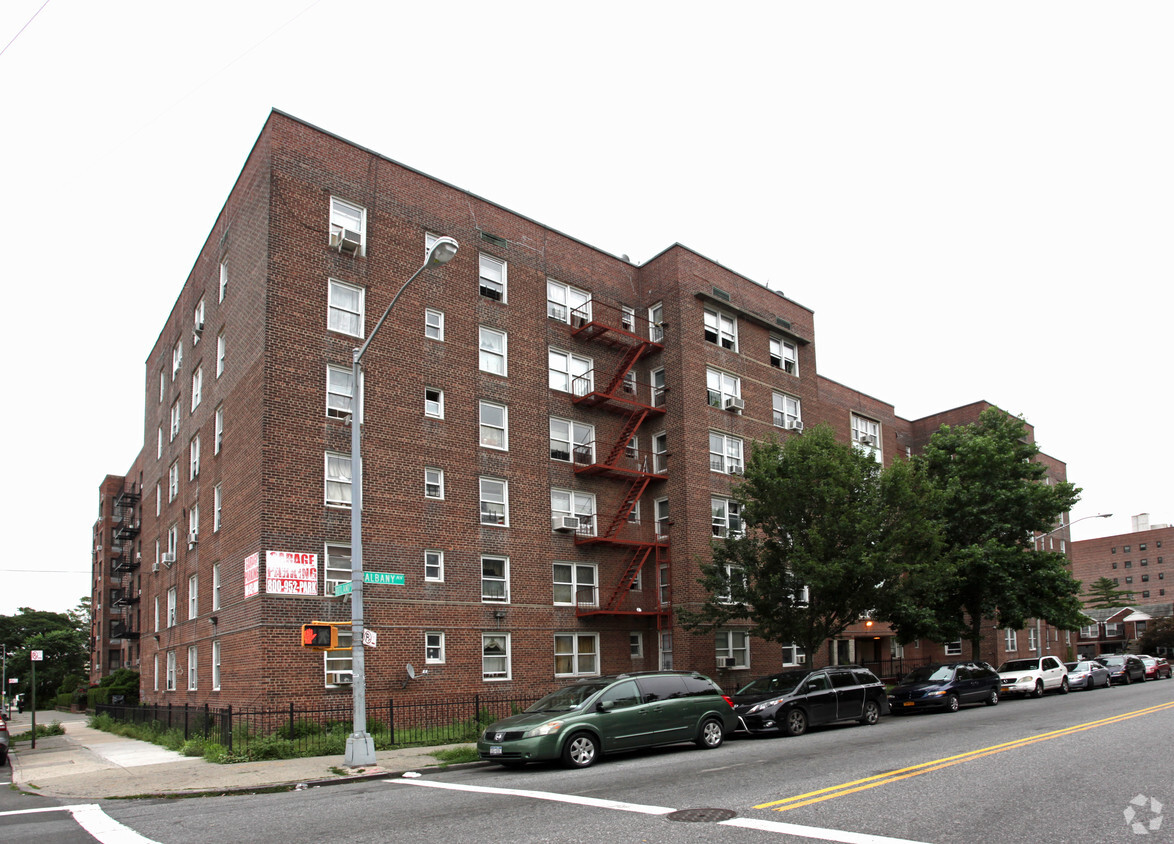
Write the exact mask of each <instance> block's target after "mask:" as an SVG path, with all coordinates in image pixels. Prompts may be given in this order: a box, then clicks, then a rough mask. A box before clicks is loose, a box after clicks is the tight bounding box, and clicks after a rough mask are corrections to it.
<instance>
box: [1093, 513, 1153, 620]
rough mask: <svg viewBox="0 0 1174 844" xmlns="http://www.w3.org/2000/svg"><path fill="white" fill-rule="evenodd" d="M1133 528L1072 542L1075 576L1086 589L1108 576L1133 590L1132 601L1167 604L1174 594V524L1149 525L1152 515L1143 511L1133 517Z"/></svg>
mask: <svg viewBox="0 0 1174 844" xmlns="http://www.w3.org/2000/svg"><path fill="white" fill-rule="evenodd" d="M1132 527H1133V530H1132V531H1131V532H1130V533H1119V534H1116V535H1114V536H1102V537H1101V538H1099V539H1082V540H1081V541H1080V542H1073V543H1072V549H1071V556H1072V576H1073V577H1075V578H1076V579H1077V580H1079V581H1080V582H1081V583H1083V584H1084V587H1085V590H1086V591H1087V589H1088V587H1089V586H1091V585H1092V584H1093V583H1094V582H1096V581H1097V580H1099V579H1100V578H1102V577H1107V578H1109V579H1110V580H1112V581H1113V583H1114V584H1115V585H1116V586H1117V588H1118V589H1121V590H1123V591H1128V592H1132V593H1133V597H1132V598H1129V599H1127V600H1126V602H1127V603H1129V604H1133V605H1137V604H1150V603H1167V602H1169V600H1170V599H1171V598H1172V597H1174V553H1172V552H1174V526H1171V525H1166V524H1150V517H1149V514H1148V513H1142V514H1140V515H1137V516H1134V517H1133V520H1132ZM1163 546H1164V547H1163ZM1167 572H1172V573H1171V574H1167Z"/></svg>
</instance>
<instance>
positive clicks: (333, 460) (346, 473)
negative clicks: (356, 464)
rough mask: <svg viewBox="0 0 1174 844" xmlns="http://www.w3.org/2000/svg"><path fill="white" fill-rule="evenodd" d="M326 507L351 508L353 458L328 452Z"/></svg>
mask: <svg viewBox="0 0 1174 844" xmlns="http://www.w3.org/2000/svg"><path fill="white" fill-rule="evenodd" d="M326 505H327V506H328V507H350V506H351V456H350V455H349V454H339V453H337V452H334V451H328V452H326Z"/></svg>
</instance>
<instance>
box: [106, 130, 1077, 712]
mask: <svg viewBox="0 0 1174 844" xmlns="http://www.w3.org/2000/svg"><path fill="white" fill-rule="evenodd" d="M436 236H450V237H453V238H455V239H456V240H457V241H458V242H459V243H460V251H459V253H458V254H457V256H456V257H455V259H454V260H453V261H452V262H451V263H449V264H448V265H447V266H445V267H443V268H440V269H435V270H429V271H427V272H425V273H424V274H423V275H421V276H420V277H419V278H418V279H417V280H416V281H415V282H414V283H413V284H412V286H411V287H410V288H409V289H408V290H406V291H405V292H404V294H403V296H402V297H401V299H400V300H399V301H398V303H397V305H396V307H395V309H394V311H393V312H392V314H391V316H390V318H389V320H388V323H387V324H386V325H385V326H384V327H383V328H382V329H381V330H380V333H379V336H378V337H377V338H376V340H375V342H374V343H373V344H372V346H371V348H370V350H369V352H368V353H367V356H366V358H365V367H366V378H365V380H366V385H365V395H364V402H365V419H364V440H363V442H364V445H363V457H364V472H365V476H366V483H365V485H364V488H365V491H366V494H365V496H364V507H363V512H364V520H363V528H364V530H363V541H364V568H365V569H366V570H367V571H371V572H383V573H388V574H391V573H395V574H401V575H403V578H402V584H388V585H382V584H372V585H370V586H368V587H367V588H366V589H365V590H364V593H365V608H366V619H367V625H368V627H369V628H371V629H372V630H373V631H374V632H375V633H376V634H377V635H378V645H377V647H373V648H369V649H367V650H366V663H367V686H368V696H369V698H373V699H376V700H378V699H381V698H382V699H385V698H386V697H387V696H389V695H391V694H393V693H394V694H395V695H396V696H397V697H410V696H412V695H420V696H424V695H427V696H433V697H435V696H443V695H460V694H468V693H473V692H480V693H483V694H486V693H488V694H496V695H502V696H517V697H524V696H528V695H533V694H537V693H539V692H544V691H547V690H549V689H550V688H552V687H554V686H556V685H558V684H559V683H561V682H563V681H564V679H566V678H571V677H574V676H577V675H582V674H594V673H600V672H602V673H609V672H618V671H626V670H633V669H647V668H655V667H658V666H666V667H667V666H675V667H678V668H692V669H699V670H702V671H705V672H709V673H711V674H713V675H714V676H715V677H716V678H717V679H718V680H719V681H720V682H721V683H722V684H723V685H725V686H732V685H736V684H738V683H739V682H741V681H742V680H743V679H744V678H746V677H748V676H750V675H751V674H756V673H766V672H768V671H771V670H775V669H777V668H778V667H779V666H780V665H781V664H782V663H783V662H785V661H787V660H789V659H796V658H798V656H799V655H798V654H796V653H795V651H794V649H784V653H783V654H782V655H780V653H779V649H778V647H777V646H776V645H772V644H769V643H764V642H760V641H750V640H749V639H748V637H747V635H746V633H745V629H744V628H738V627H736V626H735V627H731V628H730V629H728V630H724V631H722V632H720V633H718V634H717V635H716V636H713V635H707V636H697V635H690V634H687V633H685V632H684V631H683V630H682V629H681V628H680V627H679V626H678V625H677V624H676V622H675V616H674V609H675V608H676V607H678V606H681V605H687V604H696V603H698V602H700V601H701V600H702V594H701V592H700V586H699V585H698V584H697V582H696V581H697V576H698V571H697V564H698V561H700V560H704V559H706V558H707V557H708V556H709V554H710V546H711V542H712V540H713V538H714V537H715V536H721V535H723V534H724V533H725V532H726V531H728V530H730V529H737V527H738V526H739V524H740V517H739V513H738V509H737V505H736V503H735V502H733V501H732V500H731V499H730V497H729V493H730V476H731V475H733V474H736V473H737V472H738V471H740V469H741V466H742V465H743V461H744V459H745V457H746V455H747V453H748V449H749V446H750V443H751V441H753V440H754V439H756V438H761V437H763V436H765V435H766V434H768V433H774V434H777V435H779V436H782V437H788V436H796V435H798V432H799V431H801V429H802V425H803V424H806V425H811V424H814V423H816V422H819V421H824V420H826V421H828V422H830V423H831V424H832V425H833V426H834V427H835V429H836V430H837V432H838V433H839V435H840V436H841V437H842V438H843V440H844V441H846V442H847V441H853V442H855V443H856V445H857V446H858V447H859V448H862V449H867V450H869V451H872V452H873V453H875V454H876V456H877V458H878V459H880V460H884V461H886V462H889V461H891V460H893V459H895V458H896V457H904V456H906V455H907V454H908V453H909V452H910V450H911V449H915V448H916V447H917V444H918V443H919V442H922V441H924V438H925V437H927V436H928V434H929V433H931V432H932V430H936V428H937V426H938V425H939V424H940V423H941V422H942V421H947V420H949V421H959V422H968V421H974V420H975V419H977V416H978V413H979V412H981V410H982V409H983V408H984V407H986V406H987V405H986V403H985V402H979V403H976V404H974V405H968V406H967V407H965V408H959V409H957V410H956V411H949V412H947V413H943V414H940V415H939V416H935V417H929V418H928V419H925V420H919V421H916V422H909V421H906V420H902V419H900V418H899V417H897V416H896V415H895V414H894V413H893V408H892V406H891V405H888V404H885V403H884V402H880V401H878V400H876V399H873V398H871V397H869V396H867V395H864V394H862V393H860V392H858V391H855V390H852V389H850V388H848V387H844V386H842V385H840V384H837V383H836V382H833V381H829V380H828V379H825V378H821V377H819V376H818V375H817V374H816V365H815V361H816V354H815V329H814V320H813V314H812V312H811V311H810V310H809V309H807V308H805V307H803V306H802V305H800V304H798V303H796V302H794V301H792V300H790V299H788V298H786V297H784V296H782V295H781V294H777V293H775V292H772V291H771V290H769V289H767V288H766V287H764V286H762V285H760V284H758V283H756V282H753V281H751V280H750V279H747V278H745V277H743V276H740V275H738V274H737V273H735V272H733V271H731V270H729V269H726V268H724V267H722V266H720V265H719V264H716V263H714V262H713V261H710V260H708V259H706V258H704V257H703V256H701V255H698V254H697V253H695V252H693V251H692V250H690V249H688V248H686V247H684V246H681V245H680V244H674V245H673V246H671V247H669V248H668V249H666V250H664V251H663V252H661V253H660V254H658V255H657V256H655V257H654V258H652V259H651V260H649V261H647V262H646V263H644V264H643V265H640V266H636V265H634V264H632V263H630V262H629V261H627V260H626V259H624V258H618V257H615V256H613V255H609V254H607V253H605V252H602V251H600V250H598V249H596V248H594V247H591V246H589V245H587V244H585V243H582V242H581V241H578V240H575V239H574V238H572V237H569V236H567V235H564V234H562V233H560V232H557V231H554V230H552V229H549V228H547V227H544V226H542V225H540V224H539V223H536V222H534V221H533V220H530V219H528V218H526V217H523V216H521V215H518V214H515V213H512V212H510V211H508V210H506V209H504V208H502V207H500V206H498V205H495V204H493V203H492V202H489V201H486V200H484V199H481V198H479V197H477V196H474V195H472V194H469V193H467V192H465V191H462V190H459V189H457V188H455V187H453V186H451V185H448V184H445V183H443V182H440V181H437V180H435V179H432V178H429V177H427V176H425V175H423V174H421V173H418V172H416V171H414V170H412V169H410V168H407V167H404V166H402V165H400V164H397V163H395V162H394V161H391V160H389V159H387V158H384V157H382V156H379V155H377V154H375V153H373V152H371V151H368V150H365V149H362V148H360V147H357V146H355V145H353V144H350V143H348V142H346V141H344V140H342V139H340V138H338V137H335V136H333V135H330V134H328V133H326V132H323V131H321V130H319V129H316V128H314V127H312V126H309V125H307V124H305V123H303V122H301V121H298V120H296V119H294V118H292V117H289V116H287V115H284V114H282V113H279V112H274V113H272V114H271V115H270V117H269V120H268V121H267V122H266V125H265V127H264V129H263V130H262V132H261V135H260V137H259V138H258V140H257V142H256V144H255V146H254V148H253V150H252V152H251V154H250V155H249V158H248V160H247V162H246V163H245V166H244V169H243V170H242V172H241V174H240V176H239V178H238V180H237V183H236V185H235V187H234V188H233V190H232V192H231V193H230V195H229V197H228V199H227V201H226V203H225V206H224V208H223V210H222V211H221V213H220V215H219V217H218V219H217V221H216V223H215V225H214V226H213V228H212V231H211V232H210V234H209V236H208V239H207V241H206V243H205V245H204V248H203V249H202V250H201V252H200V255H199V256H198V258H197V260H196V262H195V265H194V267H193V269H192V271H191V274H190V275H189V277H188V279H187V281H186V283H185V284H184V286H183V289H182V291H181V292H180V294H179V298H178V299H177V301H176V303H175V306H174V308H173V309H172V311H171V313H170V315H169V316H168V318H167V319H166V321H165V323H164V325H163V328H162V330H161V332H160V334H159V338H158V340H157V342H156V344H155V346H154V347H153V348H152V349H151V352H150V354H149V355H148V356H147V361H146V419H145V425H144V431H145V447H144V449H143V451H142V453H141V454H140V455H139V456H138V458H137V459H136V461H135V464H134V466H133V468H132V469H131V470H130V471H128V473H127V474H126V475H125V476H111V477H108V478H107V479H106V481H105V482H104V483H103V486H102V497H103V498H102V501H103V503H102V505H101V507H100V510H99V514H100V519H99V522H98V524H96V525H95V549H99V548H100V549H101V550H96V552H95V559H94V565H95V606H98V605H101V606H102V610H101V612H100V613H97V614H96V618H99V619H105V621H101V622H96V626H95V634H94V635H95V642H94V660H93V667H94V675H95V676H97V675H98V674H101V673H106V672H107V671H108V670H109V669H110V667H111V666H112V664H113V663H112V660H113V658H114V655H115V653H117V654H118V659H119V662H120V663H125V664H129V665H137V666H138V667H140V669H141V671H142V674H143V684H142V697H143V699H144V700H147V701H163V702H166V701H173V702H176V703H183V702H190V703H205V702H210V703H214V704H215V703H224V704H228V703H232V704H256V703H272V702H287V701H303V702H320V701H323V700H324V699H326V700H330V699H338V700H340V701H341V700H342V699H344V698H345V699H347V700H349V697H350V695H349V690H348V688H347V681H348V679H349V667H350V666H349V659H348V658H347V656H346V652H339V653H331V654H325V655H323V654H320V653H315V652H311V651H306V650H304V649H303V648H301V647H300V646H299V635H298V634H299V628H300V625H301V624H302V623H304V622H308V621H312V620H322V621H338V622H344V623H345V622H349V619H350V606H349V602H348V599H346V598H344V597H334V596H333V588H334V584H335V583H338V582H344V581H347V580H349V577H350V573H349V568H350V558H349V545H350V510H349V501H350V458H349V451H350V429H349V427H348V425H349V423H348V418H347V417H348V414H349V411H350V407H351V402H352V397H353V394H354V385H353V384H352V383H351V377H350V363H351V355H352V349H353V348H354V347H355V346H357V345H359V344H360V343H361V342H362V338H363V337H364V336H366V335H367V333H368V332H369V330H370V329H371V328H372V326H373V325H374V320H375V319H377V318H378V316H379V315H380V314H381V313H382V312H383V310H384V308H385V307H386V306H387V303H388V302H389V301H391V298H392V296H393V295H395V293H396V291H397V290H398V289H399V288H400V285H401V284H402V283H403V282H404V281H405V280H406V279H407V278H408V277H409V276H410V275H411V274H412V273H413V272H414V271H415V270H416V269H417V268H418V267H419V265H420V264H421V263H422V262H423V259H424V257H425V254H426V250H427V244H429V243H430V242H431V238H433V237H436ZM1049 465H1050V466H1051V467H1052V469H1053V472H1054V474H1055V476H1056V477H1057V478H1058V479H1063V464H1061V463H1058V462H1055V461H1050V459H1049ZM116 535H117V537H118V545H117V547H118V548H119V549H120V550H119V555H120V556H119V557H118V560H119V561H120V562H119V564H118V566H117V567H114V565H113V558H112V557H111V553H112V552H111V551H109V550H108V549H109V547H110V546H109V545H108V543H109V542H112V541H113V538H114V537H115V536H116ZM132 549H133V554H132V553H131V551H132ZM112 571H116V576H115V580H116V581H117V582H115V580H108V578H110V576H111V572H112ZM279 575H280V576H279ZM113 588H118V589H124V588H125V589H126V592H124V593H120V594H119V595H117V596H115V597H116V598H117V600H116V601H107V600H102V599H104V598H108V597H109V596H108V595H107V591H108V590H109V589H113ZM112 604H113V606H112ZM111 610H113V611H114V613H115V614H116V615H117V616H118V619H119V621H120V622H121V626H119V627H117V629H116V632H117V633H118V634H119V638H118V639H116V640H112V639H111V636H112V633H113V632H115V631H111V630H110V629H109V628H110V625H111V623H112V622H111V619H110V613H111ZM875 635H880V634H875V633H874V632H873V630H872V629H870V628H866V627H863V626H862V627H861V628H860V629H859V630H857V631H853V633H852V635H851V636H849V637H847V638H848V639H849V641H847V642H846V643H845V645H844V646H843V647H842V650H843V651H844V652H845V653H844V654H843V655H846V656H847V657H848V658H855V657H857V656H861V655H863V654H862V651H863V646H862V651H861V652H860V653H858V652H857V651H856V650H855V641H856V640H863V641H866V642H867V647H868V648H869V650H870V653H869V654H868V656H870V657H871V656H876V655H879V654H881V653H882V652H883V651H885V650H886V649H887V647H888V644H887V639H883V638H882V639H874V636H875ZM115 642H118V643H119V644H118V645H116V644H115ZM829 653H830V648H829ZM935 654H941V647H940V646H933V647H931V646H930V645H928V644H926V646H925V652H924V655H925V656H927V657H929V656H933V655H935ZM827 656H828V655H825V654H819V655H812V657H813V658H812V661H816V662H823V661H825V659H826V658H827ZM877 658H878V659H879V656H878V657H877ZM408 663H411V664H413V665H414V666H416V668H417V678H416V679H415V680H412V681H411V682H409V681H408V677H407V672H406V667H405V666H406V665H407V664H408ZM424 669H426V670H427V674H426V675H425V674H424V673H423V670H424Z"/></svg>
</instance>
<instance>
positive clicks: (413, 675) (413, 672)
mask: <svg viewBox="0 0 1174 844" xmlns="http://www.w3.org/2000/svg"><path fill="white" fill-rule="evenodd" d="M404 668H405V669H406V670H407V672H408V679H409V680H415V679H416V669H415V668H413V667H412V663H410V662H409V663H408V664H407V665H405V666H404Z"/></svg>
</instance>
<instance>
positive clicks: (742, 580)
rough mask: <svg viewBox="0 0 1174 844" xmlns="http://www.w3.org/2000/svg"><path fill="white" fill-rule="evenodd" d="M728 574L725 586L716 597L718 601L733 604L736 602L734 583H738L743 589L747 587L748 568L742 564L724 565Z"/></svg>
mask: <svg viewBox="0 0 1174 844" xmlns="http://www.w3.org/2000/svg"><path fill="white" fill-rule="evenodd" d="M724 571H725V575H726V583H725V588H724V589H723V590H722V592H721V593H720V594H718V595H716V596H715V597H716V598H717V600H718V603H722V604H732V603H734V584H738V585H739V586H740V587H741V588H742V589H743V590H745V588H746V570H745V569H743V568H742V567H741V566H730V565H727V566H725V567H724Z"/></svg>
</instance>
